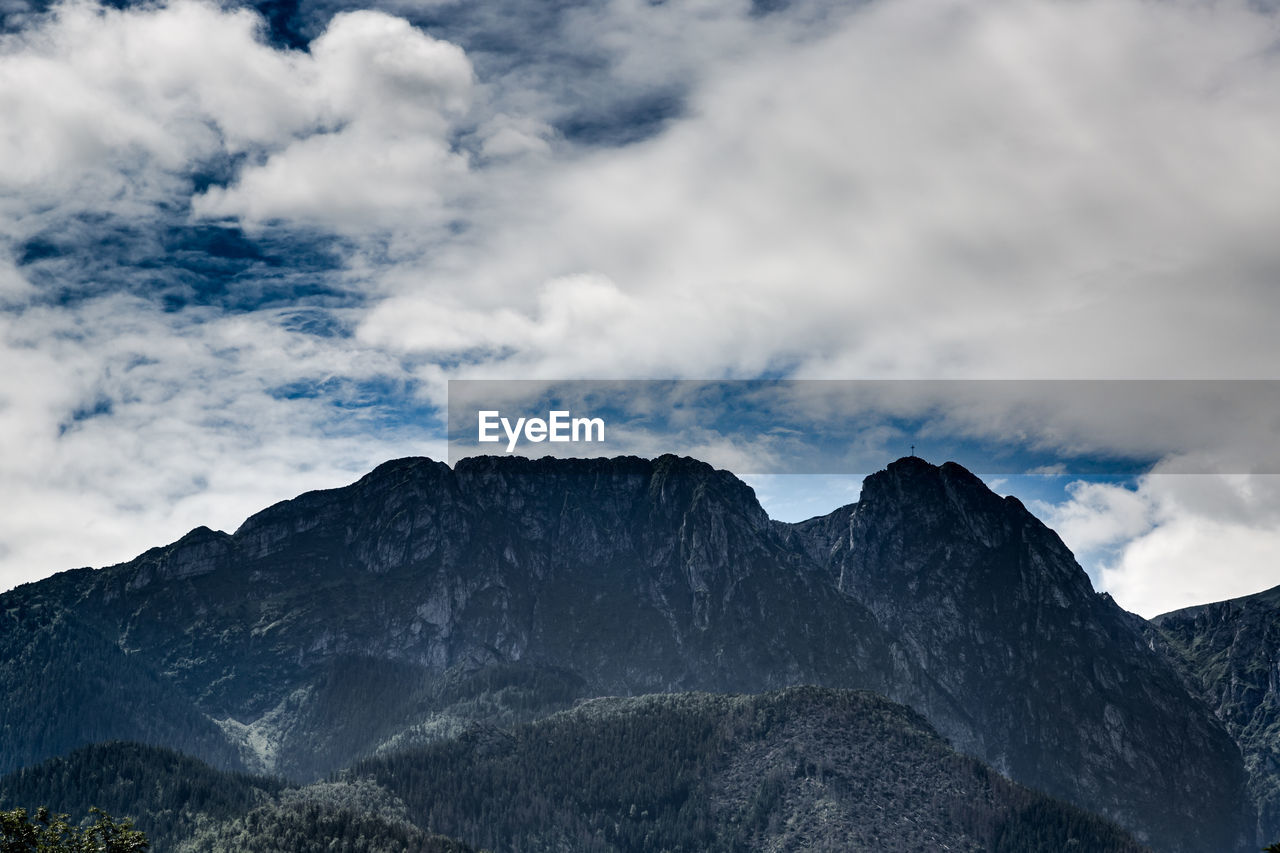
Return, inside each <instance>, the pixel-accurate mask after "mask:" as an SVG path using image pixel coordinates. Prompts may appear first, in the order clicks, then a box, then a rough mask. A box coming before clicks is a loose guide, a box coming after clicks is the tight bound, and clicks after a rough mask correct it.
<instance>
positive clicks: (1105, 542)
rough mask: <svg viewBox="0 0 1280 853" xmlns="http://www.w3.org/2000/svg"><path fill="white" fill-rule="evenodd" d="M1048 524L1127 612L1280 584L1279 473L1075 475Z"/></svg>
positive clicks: (1154, 609)
mask: <svg viewBox="0 0 1280 853" xmlns="http://www.w3.org/2000/svg"><path fill="white" fill-rule="evenodd" d="M1045 517H1046V521H1047V523H1048V524H1049V525H1050V526H1052V527H1053V528H1054V529H1055V530H1057V531H1058V532H1059V534H1060V535H1061V536H1062V538H1063V541H1064V542H1066V543H1067V545H1068V546H1069V547H1070V548H1072V550H1073V551H1075V552H1076V554H1077V556H1078V557H1079V558H1080V559H1081V562H1082V563H1084V564H1085V565H1086V566H1087V567H1090V568H1091V569H1092V570H1093V571H1092V573H1093V574H1094V575H1095V577H1096V580H1097V582H1098V584H1099V586H1100V587H1101V588H1102V589H1104V590H1106V591H1107V592H1110V593H1111V594H1112V595H1113V596H1115V598H1116V600H1117V601H1118V602H1119V603H1120V604H1121V605H1122V606H1123V607H1126V608H1127V609H1129V610H1133V611H1134V612H1136V613H1139V614H1141V615H1143V616H1147V617H1150V616H1155V615H1156V614H1159V613H1165V612H1168V611H1170V610H1175V609H1178V608H1181V607H1188V606H1190V605H1193V604H1203V603H1205V602H1208V601H1220V600H1223V599H1226V598H1234V597H1237V596H1241V595H1249V594H1252V593H1255V592H1259V591H1261V590H1264V589H1268V588H1270V587H1273V586H1276V585H1277V584H1280V476H1277V475H1243V474H1235V475H1212V474H1199V475H1189V474H1165V473H1153V474H1149V475H1146V476H1144V477H1142V478H1141V479H1140V481H1139V483H1138V485H1137V487H1136V488H1126V487H1124V486H1119V485H1112V484H1106V483H1084V482H1080V483H1076V484H1074V485H1073V487H1072V488H1071V498H1070V500H1068V501H1067V502H1065V503H1063V504H1061V505H1058V506H1057V507H1053V508H1050V509H1049V511H1048V512H1047V513H1046V515H1045Z"/></svg>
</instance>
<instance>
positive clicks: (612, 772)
mask: <svg viewBox="0 0 1280 853" xmlns="http://www.w3.org/2000/svg"><path fill="white" fill-rule="evenodd" d="M0 800H3V801H5V802H15V803H37V802H50V801H54V802H60V803H65V804H67V805H66V806H65V807H64V808H65V809H66V810H69V811H71V812H72V813H79V812H81V811H85V810H87V809H88V805H89V804H98V805H107V806H109V808H108V811H111V812H112V813H114V814H120V815H128V816H130V817H132V818H134V819H135V820H136V822H137V824H138V826H139V827H141V828H143V829H145V830H146V831H147V833H148V837H149V838H150V839H151V840H152V842H153V847H152V849H153V850H155V851H156V853H172V851H179V853H223V851H235V853H252V852H253V851H263V853H268V851H278V850H290V851H308V850H315V851H317V853H318V851H322V850H325V851H347V853H384V852H385V853H390V851H397V853H404V851H412V853H468V851H471V850H472V849H474V848H473V846H472V845H474V846H482V847H483V848H484V849H487V850H491V851H494V853H506V851H516V850H519V851H526V853H535V852H540V851H547V853H550V851H558V850H576V851H608V853H623V852H624V851H626V853H630V851H635V853H640V851H647V850H668V851H672V853H675V851H687V853H695V851H696V853H708V851H726V852H727V851H747V850H759V851H783V850H795V849H808V850H828V851H837V850H839V851H844V850H851V849H854V850H877V851H884V853H891V852H892V851H915V850H920V849H939V850H942V849H945V850H954V851H975V853H976V851H995V853H1015V851H1016V853H1039V851H1044V853H1060V851H1062V850H1071V849H1079V850H1088V851H1090V853H1140V851H1143V850H1145V849H1146V848H1143V847H1141V846H1140V845H1139V844H1138V843H1137V842H1136V841H1134V839H1133V838H1132V837H1131V836H1129V835H1128V834H1127V833H1125V832H1124V831H1123V830H1121V829H1120V828H1119V827H1117V826H1116V825H1114V824H1112V823H1109V822H1107V821H1105V820H1103V819H1101V818H1099V817H1097V816H1094V815H1091V814H1089V813H1087V812H1085V811H1083V810H1081V809H1079V808H1076V807H1074V806H1070V805H1067V804H1066V803H1063V802H1061V801H1058V800H1053V799H1050V798H1048V797H1046V796H1045V795H1043V794H1040V793H1037V792H1034V791H1031V790H1029V789H1026V788H1023V787H1021V786H1019V785H1015V784H1013V783H1011V782H1009V781H1008V780H1007V779H1005V778H1004V777H1003V776H1001V775H1000V774H998V773H996V772H995V771H994V770H992V769H991V768H990V767H988V766H986V765H984V764H982V763H981V762H979V761H977V760H975V759H973V758H969V757H967V756H963V755H960V754H959V753H957V752H956V751H955V750H953V749H952V748H951V747H949V746H948V745H947V744H946V742H945V741H944V740H942V739H941V738H940V737H939V736H938V735H937V733H936V732H935V731H934V730H933V729H932V728H931V727H930V726H929V724H928V722H927V721H926V720H925V719H924V718H923V717H921V716H920V715H919V714H917V713H916V712H914V711H912V710H910V709H909V708H906V707H904V706H901V705H896V704H894V703H891V702H889V701H888V700H886V699H884V698H883V697H880V696H878V695H875V694H871V693H865V692H857V691H849V690H833V689H822V688H813V687H802V688H790V689H788V690H784V691H779V692H772V693H766V694H760V695H746V696H744V695H725V694H706V693H680V694H663V695H648V696H642V697H638V698H627V699H618V698H606V699H594V700H590V701H587V702H585V703H582V704H580V705H579V706H578V707H576V708H574V709H573V710H570V711H565V712H561V713H558V714H555V715H553V716H551V717H548V718H545V719H543V720H539V721H536V722H533V723H526V724H522V725H517V726H515V727H513V728H511V729H494V728H492V727H488V726H479V725H476V726H472V727H471V728H470V729H469V730H468V731H467V732H465V733H463V734H462V735H460V736H458V737H456V738H450V739H446V740H443V741H439V742H436V743H433V744H431V745H428V746H422V747H415V748H411V749H406V750H401V751H398V752H395V753H393V754H390V755H386V756H381V757H378V758H374V759H369V760H366V761H363V762H360V763H358V764H357V765H356V766H355V767H354V768H352V769H351V770H350V771H347V772H345V773H343V774H342V778H341V779H339V780H336V781H330V782H320V783H314V784H311V785H308V786H305V787H303V788H292V789H282V788H281V786H280V783H279V782H278V781H276V780H270V779H262V778H256V777H251V776H246V775H244V774H230V773H225V772H220V771H216V770H214V769H212V768H210V767H208V766H205V765H201V764H200V763H199V762H197V761H195V760H194V759H190V758H186V757H183V756H180V755H178V754H176V753H173V752H171V751H168V750H163V749H158V748H154V747H142V746H139V745H137V744H121V743H115V744H108V745H104V746H101V747H90V748H88V749H84V750H79V751H76V752H75V753H72V754H71V755H69V756H67V757H66V758H60V759H54V760H52V761H49V762H46V763H44V764H41V765H39V766H37V767H34V768H30V769H27V770H23V771H18V772H17V773H15V774H12V775H10V776H9V777H7V778H3V779H0ZM425 827H431V828H432V829H433V830H436V831H443V832H445V833H447V834H448V835H450V836H454V838H455V839H465V840H466V842H469V844H468V843H464V842H462V841H457V840H451V839H450V838H448V837H445V836H441V835H439V834H432V833H428V832H426V831H425V829H424V828H425Z"/></svg>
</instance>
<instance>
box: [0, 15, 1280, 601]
mask: <svg viewBox="0 0 1280 853" xmlns="http://www.w3.org/2000/svg"><path fill="white" fill-rule="evenodd" d="M4 11H5V12H6V13H7V14H8V17H7V18H6V21H7V25H8V26H9V31H8V32H7V33H6V34H4V35H2V36H0V113H2V114H3V115H4V116H5V117H6V122H5V124H4V126H3V127H0V306H3V314H0V365H3V367H4V370H3V371H0V433H3V435H4V437H5V446H6V447H13V448H19V447H20V448H22V452H21V453H16V452H10V453H6V454H5V455H4V461H3V463H0V464H3V466H4V471H3V473H2V474H0V478H2V480H3V483H4V485H5V494H6V497H5V499H4V501H5V504H6V505H5V507H4V509H5V512H4V513H3V514H2V515H3V516H4V520H3V522H0V524H3V526H2V527H0V546H2V548H3V553H0V586H7V585H9V584H12V583H15V582H18V581H19V580H21V579H24V578H33V577H37V576H40V575H43V574H47V573H48V572H50V571H53V570H55V569H58V568H63V567H67V566H70V565H75V564H80V563H102V562H104V561H107V560H110V559H123V558H125V557H128V556H130V555H131V554H132V553H134V552H136V551H139V550H141V549H142V548H143V547H146V546H149V545H152V544H155V543H156V542H158V541H162V540H165V539H170V538H174V537H176V536H177V535H179V534H180V533H181V532H183V530H184V529H186V528H187V527H190V526H194V524H197V523H207V524H213V525H217V526H234V524H235V523H236V522H237V521H238V520H239V517H242V516H243V515H244V514H245V513H247V512H249V511H251V510H253V509H256V508H257V507H259V506H260V505H263V504H265V503H268V502H270V501H271V500H274V499H278V498H283V497H286V496H288V495H290V494H292V493H295V492H297V491H300V490H302V489H303V488H307V487H313V486H317V485H329V484H336V483H338V482H341V481H342V480H344V479H347V478H349V477H350V476H351V475H353V474H355V473H357V472H359V471H360V470H361V469H363V468H367V467H369V466H370V465H372V464H374V463H376V462H377V461H378V460H379V459H381V458H384V457H388V456H393V455H399V454H403V453H408V452H414V451H421V450H422V449H424V448H425V449H428V450H435V451H436V453H437V455H439V451H440V450H442V449H443V445H442V443H441V441H442V438H443V433H442V431H441V428H440V420H439V412H438V411H437V409H438V406H439V405H440V403H441V402H442V399H443V397H442V394H443V384H442V382H443V380H444V379H445V378H447V377H459V376H488V377H499V378H500V377H510V378H522V377H559V378H563V377H575V376H576V377H635V378H653V377H673V376H674V377H680V376H698V377H706V376H713V377H719V376H728V377H752V376H797V377H806V378H825V377H830V378H882V377H893V378H905V377H993V378H1014V377H1030V378H1047V377H1051V378H1110V377H1127V378H1165V377H1177V378H1241V377H1257V378H1271V376H1272V373H1273V370H1274V368H1273V365H1274V364H1275V363H1276V356H1277V352H1276V344H1275V338H1274V335H1273V334H1272V330H1271V328H1270V326H1271V318H1272V317H1274V316H1276V312H1277V307H1278V306H1277V305H1276V300H1277V299H1278V298H1280V297H1278V296H1277V291H1276V289H1275V287H1274V285H1273V282H1274V280H1275V278H1276V276H1277V274H1280V247H1278V244H1277V243H1276V241H1275V240H1274V237H1273V235H1274V234H1275V233H1276V231H1277V228H1280V150H1277V148H1276V146H1275V145H1274V140H1275V139H1277V138H1280V54H1278V53H1277V51H1276V50H1275V46H1276V39H1277V35H1278V34H1280V29H1278V28H1277V22H1276V20H1275V18H1274V17H1273V16H1272V15H1271V14H1270V13H1268V12H1266V11H1264V10H1260V9H1258V8H1255V7H1252V6H1250V5H1249V4H1247V3H1243V2H1225V3H1215V4H1203V3H1198V2H1190V0H1170V2H1163V3H1150V2H1138V0H1106V2H1103V0H1081V1H1080V2H1071V3H1066V2H1058V0H994V2H992V1H991V0H984V1H983V2H977V0H876V2H871V3H867V4H862V5H858V6H856V7H852V8H850V7H848V6H847V4H837V3H828V2H825V0H798V2H795V3H793V4H791V5H790V6H789V7H787V8H786V9H785V10H783V11H777V12H774V13H772V14H761V12H760V10H759V9H754V8H753V7H752V6H751V4H749V3H745V2H742V3H738V2H715V0H677V2H670V3H664V4H649V3H643V2H637V1H636V0H611V1H610V2H606V3H600V4H590V5H575V4H550V5H548V6H547V8H546V9H542V10H539V11H537V12H536V13H535V12H525V13H522V14H524V15H527V17H525V18H521V19H518V18H514V17H512V16H511V15H510V14H509V12H510V11H511V8H510V4H506V3H503V2H500V1H499V0H492V2H487V3H486V2H480V3H474V4H450V3H443V4H428V5H425V6H424V5H421V4H414V5H412V6H409V5H404V6H403V7H397V6H396V5H394V4H389V5H384V6H382V8H381V9H359V8H351V7H349V6H343V7H342V8H341V9H339V8H338V7H336V6H330V5H326V4H324V3H311V4H303V5H301V6H299V12H298V16H299V17H298V19H297V20H295V21H293V22H292V23H291V24H289V26H290V27H293V29H288V28H287V27H286V28H285V29H283V30H282V29H281V28H280V22H278V21H277V22H275V24H273V26H272V27H268V25H267V23H266V22H265V21H264V19H263V18H262V17H260V16H259V15H258V14H256V13H255V12H253V11H252V10H250V9H245V8H239V9H237V8H231V7H227V6H222V5H215V4H209V3H203V2H194V0H176V2H170V3H167V4H164V5H158V6H151V5H147V6H137V7H127V8H124V9H114V8H113V9H108V8H104V7H101V6H98V5H95V4H92V3H89V2H84V0H78V2H71V3H65V4H62V5H59V6H56V7H54V8H53V9H52V10H51V11H49V12H47V13H37V12H34V11H32V10H30V9H26V8H21V9H20V8H18V5H16V4H15V5H13V6H12V8H10V7H5V10H4ZM286 30H287V32H286ZM288 45H293V46H288ZM1080 420H1081V421H1082V422H1084V423H1087V422H1088V418H1087V417H1085V418H1081V419H1080ZM1020 426H1021V425H1018V424H1009V425H1008V427H1009V429H1010V430H1011V431H1016V428H1018V427H1020ZM1012 434H1013V432H1011V435H1012ZM1100 440H1103V439H1100ZM1103 441H1104V443H1106V442H1111V443H1113V444H1123V445H1125V449H1126V450H1132V449H1133V447H1132V445H1134V444H1137V445H1138V449H1139V450H1141V449H1142V446H1143V444H1144V442H1145V443H1146V444H1147V445H1149V446H1150V449H1151V450H1152V452H1154V453H1156V454H1157V455H1158V454H1159V453H1160V452H1162V451H1163V449H1164V445H1165V444H1167V442H1162V441H1161V440H1160V437H1159V436H1153V437H1149V438H1148V437H1144V436H1141V435H1139V436H1137V437H1136V438H1135V437H1134V436H1132V435H1128V436H1115V437H1106V438H1105V440H1103ZM1212 451H1213V448H1209V449H1207V450H1206V452H1209V453H1211V452H1212ZM1154 483H1156V481H1155V480H1152V481H1151V484H1146V485H1144V486H1143V487H1141V488H1139V489H1138V491H1137V492H1132V491H1130V492H1127V493H1121V492H1119V491H1115V490H1114V489H1113V488H1112V487H1102V486H1099V487H1098V488H1097V489H1090V488H1088V487H1081V488H1080V489H1079V490H1078V491H1077V493H1076V494H1075V496H1074V500H1073V502H1072V503H1070V504H1068V505H1064V506H1063V507H1061V508H1060V509H1059V510H1057V512H1059V513H1060V514H1059V516H1058V520H1059V521H1060V522H1061V523H1062V524H1063V525H1064V534H1065V535H1066V537H1067V540H1068V542H1069V543H1072V542H1073V540H1074V542H1076V543H1079V544H1078V545H1077V547H1079V548H1080V549H1082V550H1089V549H1094V548H1103V549H1109V550H1106V560H1108V561H1109V562H1105V564H1103V563H1100V564H1099V565H1105V567H1106V568H1105V570H1104V571H1102V573H1101V575H1099V577H1100V578H1101V580H1102V582H1103V583H1104V584H1105V585H1106V586H1107V587H1108V588H1110V589H1112V590H1113V591H1114V592H1115V593H1116V595H1117V596H1118V598H1119V599H1120V600H1121V602H1122V603H1123V604H1125V605H1126V606H1129V607H1133V608H1136V609H1139V610H1142V611H1143V612H1150V611H1151V610H1152V609H1153V608H1159V607H1163V606H1165V604H1166V603H1169V602H1175V603H1176V602H1181V601H1183V600H1187V599H1190V598H1195V599H1196V600H1200V599H1203V598H1212V597H1220V595H1219V594H1220V593H1221V594H1234V593H1235V592H1236V591H1237V590H1240V589H1244V588H1245V587H1249V586H1250V585H1252V587H1261V586H1265V585H1268V584H1269V583H1272V582H1276V581H1280V575H1273V574H1272V573H1271V571H1272V570H1271V568H1270V566H1271V565H1272V564H1273V563H1274V562H1275V561H1274V559H1273V555H1274V554H1275V550H1274V549H1275V547H1276V545H1277V543H1276V542H1275V541H1274V534H1273V530H1274V525H1275V521H1276V519H1275V518H1273V517H1272V516H1271V515H1270V514H1269V511H1265V512H1264V511H1262V510H1261V509H1259V507H1269V506H1273V505H1277V504H1273V503H1272V502H1271V501H1272V496H1271V495H1270V492H1269V491H1268V490H1265V489H1264V490H1262V491H1256V487H1254V486H1251V487H1250V488H1255V493H1254V494H1253V497H1251V498H1250V500H1251V501H1252V503H1250V502H1249V501H1243V499H1242V500H1224V502H1223V503H1222V506H1223V507H1226V509H1223V510H1222V513H1221V514H1219V515H1206V514H1205V512H1204V510H1203V507H1202V505H1201V504H1200V503H1197V502H1196V501H1194V500H1192V499H1191V498H1189V497H1188V496H1187V495H1186V494H1183V493H1182V492H1181V491H1178V490H1176V489H1175V490H1173V491H1170V490H1169V488H1166V487H1163V486H1159V487H1158V486H1156V485H1154ZM1116 488H1118V487H1116ZM1232 488H1234V487H1232ZM1175 492H1176V494H1175ZM1228 493H1231V492H1230V489H1228ZM1237 493H1238V492H1237ZM1213 525H1217V526H1216V527H1215V526H1213ZM68 527H69V528H71V529H73V530H74V531H75V533H74V535H70V536H69V535H66V530H67V528H68ZM1188 531H1192V532H1188ZM1213 537H1217V540H1218V541H1220V542H1223V543H1226V544H1225V545H1224V546H1223V550H1225V551H1228V552H1229V553H1227V554H1224V562H1223V563H1222V564H1221V566H1226V565H1227V564H1228V562H1230V563H1231V567H1230V568H1222V567H1218V568H1212V569H1203V570H1196V569H1194V567H1193V565H1192V564H1193V563H1194V564H1200V563H1203V562H1205V561H1207V560H1208V559H1210V557H1211V554H1210V550H1211V549H1209V547H1208V544H1207V543H1209V542H1211V541H1213ZM1126 543H1127V544H1126ZM1178 555H1180V556H1178ZM1100 559H1101V558H1100ZM1174 562H1178V565H1179V566H1183V567H1185V568H1179V569H1178V570H1177V571H1169V570H1168V569H1167V568H1161V567H1167V566H1169V565H1171V564H1172V563H1174ZM1237 564H1238V565H1237Z"/></svg>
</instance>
